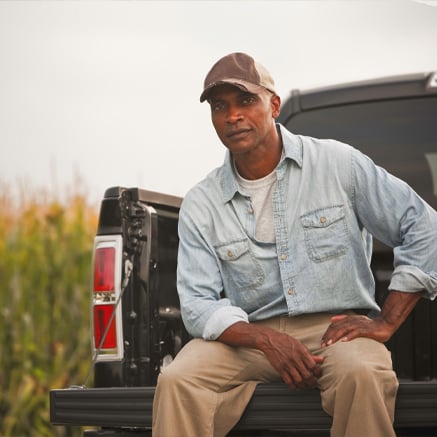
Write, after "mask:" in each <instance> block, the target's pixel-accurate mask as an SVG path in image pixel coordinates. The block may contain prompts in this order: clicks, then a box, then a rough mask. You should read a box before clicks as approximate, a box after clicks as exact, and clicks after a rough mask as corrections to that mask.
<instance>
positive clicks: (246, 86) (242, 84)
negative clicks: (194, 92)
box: [200, 79, 265, 103]
mask: <svg viewBox="0 0 437 437" xmlns="http://www.w3.org/2000/svg"><path fill="white" fill-rule="evenodd" d="M220 85H232V86H235V87H237V88H240V90H243V91H246V92H249V93H253V94H258V93H260V92H261V91H262V90H263V89H265V88H264V87H263V86H261V85H254V84H253V83H250V82H246V81H244V80H241V79H223V80H220V81H218V82H214V83H212V84H210V85H208V86H207V87H206V88H205V89H204V90H203V92H202V94H201V95H200V103H202V102H204V101H205V100H207V99H208V97H209V94H210V93H211V91H212V90H213V88H215V87H216V86H220Z"/></svg>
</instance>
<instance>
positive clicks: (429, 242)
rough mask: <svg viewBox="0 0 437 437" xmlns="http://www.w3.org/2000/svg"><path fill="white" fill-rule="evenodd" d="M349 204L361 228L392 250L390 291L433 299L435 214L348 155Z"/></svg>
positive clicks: (436, 288) (436, 290) (399, 184)
mask: <svg viewBox="0 0 437 437" xmlns="http://www.w3.org/2000/svg"><path fill="white" fill-rule="evenodd" d="M352 168H353V177H354V192H355V194H354V199H355V207H356V211H357V215H358V217H359V219H360V220H361V222H362V224H363V225H364V227H365V228H366V229H367V230H368V231H369V232H370V233H371V234H372V235H373V236H375V237H376V238H377V239H378V240H380V241H382V242H383V243H384V244H386V245H388V246H390V247H392V248H393V254H394V272H393V275H392V278H391V282H390V285H389V289H390V290H397V291H404V292H424V296H425V297H428V298H430V299H434V298H435V297H436V295H437V213H436V211H435V210H434V209H433V208H431V207H430V206H429V205H428V204H427V203H426V202H425V201H424V200H423V199H421V198H420V197H419V196H418V195H417V193H416V192H415V191H414V190H413V189H412V188H411V187H410V186H409V185H407V184H406V183H405V182H403V181H401V180H400V179H398V178H396V177H395V176H393V175H391V174H389V173H388V172H387V171H385V170H384V169H382V168H381V167H378V166H376V165H375V164H374V163H373V162H372V161H371V160H370V159H369V158H368V157H366V156H365V155H363V154H361V153H360V152H358V151H354V152H353V153H352Z"/></svg>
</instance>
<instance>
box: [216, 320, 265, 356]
mask: <svg viewBox="0 0 437 437" xmlns="http://www.w3.org/2000/svg"><path fill="white" fill-rule="evenodd" d="M271 331H273V330H272V329H271V328H267V327H262V328H261V327H259V326H257V325H255V324H251V323H245V322H237V323H234V324H233V325H231V326H229V328H227V329H226V330H225V331H223V332H222V334H221V335H220V336H219V337H218V338H217V341H220V342H222V343H225V344H227V345H229V346H235V347H250V348H254V349H260V350H263V345H264V344H265V343H266V341H267V340H266V339H267V338H268V334H269V333H270V334H272V333H273V332H271Z"/></svg>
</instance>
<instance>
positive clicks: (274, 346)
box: [260, 331, 324, 389]
mask: <svg viewBox="0 0 437 437" xmlns="http://www.w3.org/2000/svg"><path fill="white" fill-rule="evenodd" d="M266 334H267V335H266V336H265V340H264V341H261V342H260V345H261V346H260V349H261V350H262V351H263V352H264V354H265V355H266V357H267V359H268V360H269V361H270V364H271V365H272V366H273V367H274V368H275V369H276V371H277V372H278V373H279V374H280V375H281V378H282V380H283V381H284V382H285V384H287V385H288V386H289V387H290V388H291V389H295V388H310V387H315V386H316V384H317V378H318V377H319V376H320V375H321V368H320V364H322V363H323V360H324V358H323V357H319V356H316V355H313V354H312V353H311V352H310V351H309V350H308V348H307V347H306V346H304V345H303V344H302V343H301V342H300V341H298V340H296V339H295V338H293V337H291V336H289V335H287V334H284V333H281V332H277V331H273V332H269V333H266Z"/></svg>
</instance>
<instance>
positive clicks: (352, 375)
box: [153, 53, 437, 437]
mask: <svg viewBox="0 0 437 437" xmlns="http://www.w3.org/2000/svg"><path fill="white" fill-rule="evenodd" d="M200 100H201V102H202V101H205V100H207V101H208V102H209V104H210V107H211V118H212V123H213V125H214V128H215V130H216V132H217V135H218V136H219V138H220V140H221V141H222V142H223V144H224V145H225V147H226V148H227V149H228V153H227V156H226V159H225V162H224V164H223V165H222V167H220V168H218V169H216V170H214V171H213V172H212V173H210V174H209V175H208V176H207V177H206V179H205V180H203V181H202V182H200V183H199V184H198V185H196V186H195V187H194V188H193V189H192V190H191V191H190V192H189V193H188V194H187V195H186V197H185V199H184V202H183V205H182V208H181V211H180V220H179V236H180V246H179V255H178V291H179V295H180V301H181V311H182V316H183V320H184V323H185V326H186V328H187V330H188V331H189V332H190V334H191V335H192V336H193V337H194V340H192V341H191V342H189V343H188V344H187V345H186V346H185V347H184V348H183V349H182V351H181V352H180V353H179V354H178V356H177V357H176V359H175V360H174V362H173V363H172V364H171V365H170V366H168V367H167V368H166V369H165V370H164V371H163V373H162V374H161V375H160V377H159V380H158V386H157V392H156V396H155V401H154V424H153V432H154V437H212V436H214V437H218V436H225V435H226V433H227V432H229V430H230V429H232V427H233V426H234V425H235V424H236V422H237V421H238V419H239V418H240V416H241V414H242V413H243V411H244V408H245V407H246V405H247V403H248V401H249V400H250V397H251V395H252V394H253V390H254V389H255V387H256V385H257V384H258V383H264V382H270V381H277V380H281V379H282V380H283V381H284V382H285V383H286V384H287V385H288V386H289V387H290V388H291V389H294V388H296V387H299V388H305V387H314V386H317V387H319V388H320V393H321V401H322V406H323V408H324V409H325V411H326V412H327V413H329V414H330V415H332V417H333V422H332V429H331V435H332V436H334V437H340V436H341V437H344V436H353V437H359V436H365V437H369V436H372V437H378V436H380V437H390V436H394V435H395V434H394V430H393V425H392V423H393V415H394V403H395V397H396V391H397V386H398V383H397V379H396V375H395V374H394V372H393V370H392V364H391V358H390V354H389V352H388V351H387V349H386V348H385V346H384V342H386V341H387V340H388V339H389V338H390V337H391V336H392V335H393V333H394V332H395V331H396V330H397V329H398V327H399V326H400V325H401V324H402V322H403V321H404V320H405V318H406V317H407V315H408V314H409V313H410V311H411V310H412V309H413V307H414V306H415V304H416V302H417V301H418V300H419V299H420V297H422V296H424V297H429V298H435V296H436V294H437V265H436V260H437V236H436V234H437V233H436V232H435V231H436V229H437V214H436V213H435V211H434V210H432V209H431V208H430V207H429V206H428V205H427V204H425V203H424V202H423V201H422V200H421V199H420V198H419V197H418V196H417V195H416V194H415V193H414V192H413V191H412V190H411V188H409V187H408V186H407V185H406V184H405V183H403V182H401V181H400V180H399V179H396V178H395V177H393V176H391V175H389V174H388V173H387V172H385V171H384V170H383V169H381V168H379V167H377V166H375V165H374V164H373V162H372V161H371V160H370V159H369V158H367V157H366V156H364V155H362V154H361V153H360V152H358V151H357V150H356V149H354V148H352V147H350V146H348V145H345V144H341V143H339V142H336V141H332V140H318V139H314V138H309V137H303V136H298V135H293V134H292V133H291V132H289V131H287V130H286V129H285V128H284V127H283V126H280V125H276V124H275V118H276V117H277V116H278V115H279V110H280V98H279V97H278V96H277V94H276V92H275V88H274V82H273V79H272V78H271V76H270V74H269V73H268V72H267V70H266V69H265V68H264V67H262V66H261V65H260V64H259V63H257V62H256V61H254V60H253V58H251V57H250V56H248V55H246V54H243V53H233V54H230V55H228V56H225V57H223V58H222V59H220V60H219V61H218V62H217V63H216V64H215V65H214V66H213V67H212V69H211V70H210V72H209V73H208V75H207V76H206V79H205V83H204V90H203V92H202V95H201V98H200ZM370 235H374V236H375V237H377V238H378V239H380V240H381V241H383V242H384V243H386V244H387V245H390V246H391V247H393V248H394V256H395V270H394V273H393V278H392V281H391V284H390V293H389V295H388V298H387V299H386V301H385V303H384V306H383V308H382V310H381V309H380V308H379V307H378V305H377V304H376V302H375V299H374V280H373V277H372V274H371V270H370V267H369V262H370V256H371V250H372V245H371V237H370Z"/></svg>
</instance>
